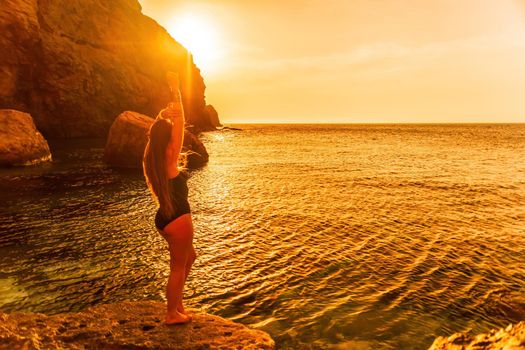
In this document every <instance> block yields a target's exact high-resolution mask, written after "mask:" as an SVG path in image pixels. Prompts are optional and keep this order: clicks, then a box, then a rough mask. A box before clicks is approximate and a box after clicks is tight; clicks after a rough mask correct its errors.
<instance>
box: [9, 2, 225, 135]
mask: <svg viewBox="0 0 525 350" xmlns="http://www.w3.org/2000/svg"><path fill="white" fill-rule="evenodd" d="M141 11H142V10H141V6H140V4H139V2H138V0H111V1H107V0H53V1H49V0H45V1H42V0H2V5H1V6H0V33H2V35H0V52H2V53H6V54H0V108H10V109H17V110H22V111H26V112H29V113H31V115H32V116H33V117H34V120H35V124H36V126H37V127H38V129H39V130H40V131H41V132H42V133H43V135H45V136H46V137H47V138H76V137H106V136H107V133H108V131H109V128H110V126H111V124H112V122H113V118H114V116H116V115H118V114H120V113H122V112H123V111H126V110H134V111H137V112H139V113H142V114H145V115H155V114H156V113H158V111H159V110H161V109H162V108H163V107H165V106H166V104H167V103H168V102H169V101H170V100H171V96H170V92H169V89H168V87H167V84H166V81H165V74H166V72H167V71H168V70H170V71H175V72H178V73H179V76H180V79H181V91H182V98H183V104H184V109H185V111H186V118H187V120H188V123H189V124H191V125H194V126H195V130H194V131H195V132H196V133H198V132H200V131H204V130H214V129H215V128H214V126H213V125H212V124H211V123H210V121H209V119H208V117H207V115H206V113H205V112H204V107H205V105H206V103H205V97H204V91H205V84H204V81H203V78H202V76H201V74H200V70H199V69H198V68H197V66H196V65H195V64H194V62H193V58H192V56H191V54H190V53H189V52H188V51H187V50H186V49H185V48H184V47H183V46H182V45H180V44H179V43H178V42H176V41H175V40H174V39H173V38H172V37H171V36H170V35H169V34H168V32H167V31H166V30H165V29H164V28H162V27H161V26H160V25H159V24H158V23H157V22H155V21H154V20H153V19H151V18H149V17H147V16H145V15H143V14H142V12H141ZM7 53H8V54H7Z"/></svg>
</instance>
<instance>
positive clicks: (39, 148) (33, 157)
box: [0, 109, 51, 166]
mask: <svg viewBox="0 0 525 350" xmlns="http://www.w3.org/2000/svg"><path fill="white" fill-rule="evenodd" d="M49 160H51V152H50V151H49V145H48V144H47V141H46V140H45V139H44V137H43V136H42V134H41V133H40V132H38V130H37V129H36V127H35V123H33V118H31V116H30V115H29V114H27V113H23V112H19V111H15V110H12V109H1V110H0V165H2V166H6V165H8V166H9V165H29V164H36V163H40V162H45V161H49Z"/></svg>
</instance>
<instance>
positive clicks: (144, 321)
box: [0, 301, 275, 350]
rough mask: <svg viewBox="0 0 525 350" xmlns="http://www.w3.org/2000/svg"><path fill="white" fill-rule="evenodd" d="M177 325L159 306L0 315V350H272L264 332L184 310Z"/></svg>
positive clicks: (126, 305) (129, 304)
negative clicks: (184, 318)
mask: <svg viewBox="0 0 525 350" xmlns="http://www.w3.org/2000/svg"><path fill="white" fill-rule="evenodd" d="M189 311H190V312H191V313H192V314H193V320H192V321H191V322H189V323H186V324H183V325H172V326H166V325H164V324H163V322H162V317H163V316H164V313H165V305H164V304H163V303H159V302H153V301H142V302H122V303H118V304H102V305H98V306H95V307H92V308H90V309H87V310H85V311H83V312H79V313H75V314H60V315H55V316H46V315H43V314H33V313H12V314H6V313H1V312H0V348H1V349H224V350H228V349H248V350H250V349H253V350H255V349H261V350H265V349H268V350H270V349H274V347H275V344H274V341H273V340H272V338H271V337H270V336H269V335H268V334H267V333H265V332H263V331H260V330H256V329H251V328H248V327H246V326H244V325H241V324H238V323H235V322H232V321H229V320H226V319H223V318H221V317H218V316H213V315H210V314H207V313H204V312H200V311H198V310H194V309H190V310H189Z"/></svg>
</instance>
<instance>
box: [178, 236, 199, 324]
mask: <svg viewBox="0 0 525 350" xmlns="http://www.w3.org/2000/svg"><path fill="white" fill-rule="evenodd" d="M196 258H197V253H196V252H195V247H194V246H193V244H192V246H191V250H190V254H189V255H188V260H187V261H186V271H185V276H184V283H186V280H187V279H188V275H189V274H190V270H191V267H192V266H193V262H194V261H195V259H196ZM177 311H179V312H180V313H183V314H185V315H187V316H189V317H190V318H191V315H190V314H188V313H187V312H186V310H185V309H184V305H183V303H182V300H181V302H180V304H178V305H177Z"/></svg>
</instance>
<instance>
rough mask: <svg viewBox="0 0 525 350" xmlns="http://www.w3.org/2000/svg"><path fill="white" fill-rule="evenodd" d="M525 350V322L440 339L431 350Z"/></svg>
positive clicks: (435, 341)
mask: <svg viewBox="0 0 525 350" xmlns="http://www.w3.org/2000/svg"><path fill="white" fill-rule="evenodd" d="M481 349H490V350H525V321H524V322H520V323H518V324H515V325H509V326H508V327H507V328H505V329H503V328H501V329H493V330H491V331H490V332H488V333H482V334H477V335H473V334H471V333H469V332H463V333H455V334H453V335H451V336H450V337H439V338H437V339H436V340H434V343H433V344H432V346H431V347H430V348H429V350H481Z"/></svg>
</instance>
